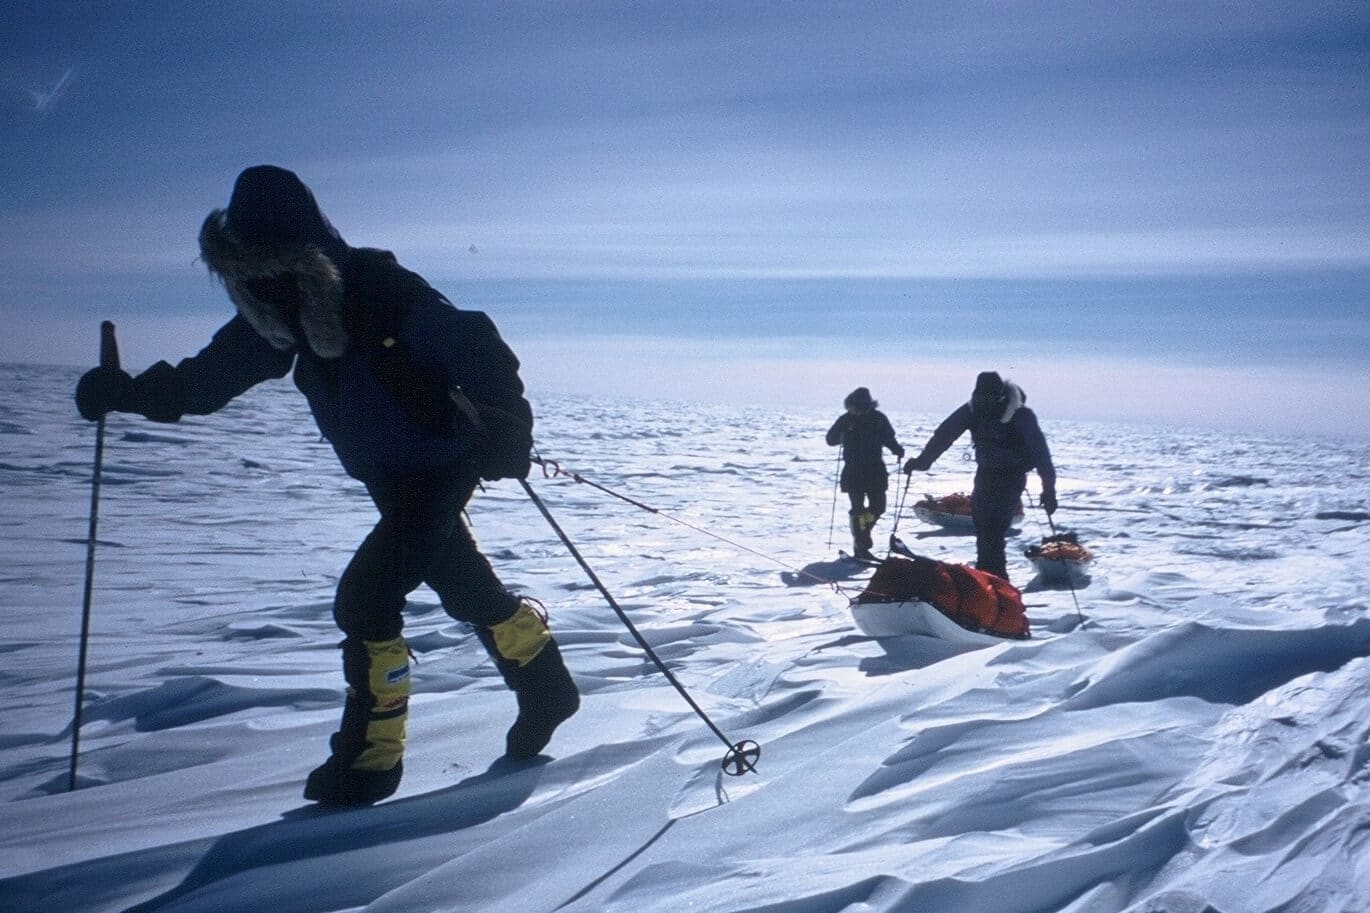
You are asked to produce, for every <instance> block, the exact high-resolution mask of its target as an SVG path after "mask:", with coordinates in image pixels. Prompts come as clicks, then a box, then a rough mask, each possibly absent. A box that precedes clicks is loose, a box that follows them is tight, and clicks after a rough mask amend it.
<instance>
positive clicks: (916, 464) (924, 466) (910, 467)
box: [904, 456, 932, 475]
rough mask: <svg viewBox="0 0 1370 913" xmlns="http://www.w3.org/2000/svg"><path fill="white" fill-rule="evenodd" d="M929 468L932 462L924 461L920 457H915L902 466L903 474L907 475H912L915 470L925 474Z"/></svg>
mask: <svg viewBox="0 0 1370 913" xmlns="http://www.w3.org/2000/svg"><path fill="white" fill-rule="evenodd" d="M931 468H932V461H931V460H925V459H923V458H922V457H921V456H916V457H914V458H913V459H911V460H909V461H908V462H907V463H905V464H904V472H905V474H907V475H913V472H914V470H915V469H916V470H918V471H919V472H927V471H928V470H929V469H931Z"/></svg>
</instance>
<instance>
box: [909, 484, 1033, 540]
mask: <svg viewBox="0 0 1370 913" xmlns="http://www.w3.org/2000/svg"><path fill="white" fill-rule="evenodd" d="M913 515H914V516H915V517H917V518H918V519H920V520H922V521H923V522H924V523H930V524H932V525H933V526H940V527H942V528H943V529H952V530H958V531H966V532H970V531H971V530H974V529H975V521H974V520H973V519H972V518H971V515H970V495H967V494H963V493H961V492H956V493H955V494H950V495H944V496H942V497H940V498H939V497H934V496H933V495H924V496H923V500H921V501H919V502H918V503H917V504H914V505H913ZM1013 515H1014V516H1015V517H1021V516H1022V515H1023V502H1022V501H1021V500H1020V501H1019V502H1018V509H1017V510H1015V511H1014V513H1013ZM1009 532H1010V533H1013V532H1015V530H1009Z"/></svg>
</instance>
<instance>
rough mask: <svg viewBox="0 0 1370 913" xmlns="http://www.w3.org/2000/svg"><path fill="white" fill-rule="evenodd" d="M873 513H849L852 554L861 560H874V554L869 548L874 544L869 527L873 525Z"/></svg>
mask: <svg viewBox="0 0 1370 913" xmlns="http://www.w3.org/2000/svg"><path fill="white" fill-rule="evenodd" d="M875 519H876V518H875V514H873V513H871V512H870V511H868V510H867V511H860V512H858V511H852V513H851V537H852V554H853V555H854V556H855V557H857V558H860V559H861V560H862V561H874V560H875V554H874V553H873V552H872V551H871V548H872V547H873V546H874V545H875V541H874V539H872V538H871V528H872V527H873V526H875Z"/></svg>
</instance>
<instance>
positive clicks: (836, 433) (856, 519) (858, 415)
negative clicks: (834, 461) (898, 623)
mask: <svg viewBox="0 0 1370 913" xmlns="http://www.w3.org/2000/svg"><path fill="white" fill-rule="evenodd" d="M842 405H843V407H844V408H845V409H846V411H845V412H843V413H842V414H841V415H839V416H838V417H837V421H835V422H833V424H832V427H831V428H829V429H828V435H827V441H828V446H829V447H837V446H839V445H840V446H841V447H842V476H841V480H840V481H841V486H842V490H843V491H845V492H846V493H847V496H848V498H849V499H850V500H851V509H850V511H848V516H849V518H850V521H851V534H852V545H853V549H854V554H855V555H856V557H857V558H861V559H863V560H866V561H869V560H872V559H874V558H875V555H874V554H873V553H872V552H871V547H872V546H873V545H874V539H873V538H872V536H871V528H872V527H874V526H875V521H876V520H879V519H880V515H881V514H883V513H884V512H885V501H886V498H885V492H886V490H887V489H888V488H889V471H888V470H887V469H886V468H885V454H884V448H888V449H889V450H890V452H891V453H893V454H894V455H895V457H898V458H902V457H903V456H904V448H903V447H901V446H900V445H899V442H898V441H897V440H895V436H894V428H893V426H891V425H890V420H889V419H888V418H886V417H885V414H884V413H883V412H881V411H880V410H879V409H877V408H876V407H877V406H878V405H880V404H879V403H877V402H876V401H875V399H874V398H873V397H872V396H871V391H870V390H868V389H866V388H865V387H857V388H856V389H855V390H853V391H852V392H851V393H848V394H847V397H846V399H844V400H843V401H842Z"/></svg>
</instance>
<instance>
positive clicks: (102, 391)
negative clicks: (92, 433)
mask: <svg viewBox="0 0 1370 913" xmlns="http://www.w3.org/2000/svg"><path fill="white" fill-rule="evenodd" d="M132 392H133V378H132V377H131V376H129V373H128V372H127V371H124V370H121V369H119V368H92V369H91V370H89V371H87V372H86V373H85V374H84V375H82V377H81V380H80V381H79V382H78V383H77V384H76V411H77V412H79V413H81V418H83V419H86V420H87V421H91V422H93V421H95V420H96V419H100V418H104V416H105V413H106V412H113V411H115V410H124V408H125V404H126V403H127V402H128V399H129V396H130V395H131V394H132Z"/></svg>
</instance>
